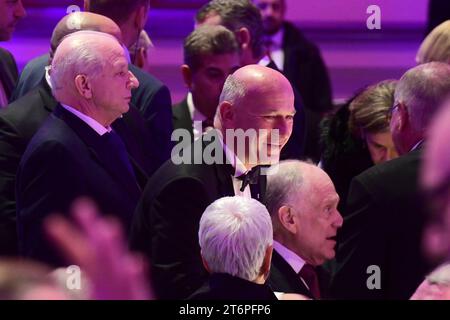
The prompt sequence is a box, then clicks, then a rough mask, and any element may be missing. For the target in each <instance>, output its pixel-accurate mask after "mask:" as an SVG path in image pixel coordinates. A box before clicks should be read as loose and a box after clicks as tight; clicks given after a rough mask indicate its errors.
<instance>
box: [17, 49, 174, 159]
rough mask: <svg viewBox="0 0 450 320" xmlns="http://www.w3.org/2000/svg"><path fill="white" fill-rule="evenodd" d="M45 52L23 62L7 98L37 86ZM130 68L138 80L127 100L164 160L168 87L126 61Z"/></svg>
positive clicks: (169, 126)
mask: <svg viewBox="0 0 450 320" xmlns="http://www.w3.org/2000/svg"><path fill="white" fill-rule="evenodd" d="M48 58H49V56H48V54H46V55H42V56H40V57H37V58H35V59H33V60H31V61H30V62H28V64H27V65H26V66H25V68H24V69H23V71H22V73H21V74H20V78H19V82H18V84H17V87H16V88H15V90H14V92H13V96H12V98H11V101H14V100H16V99H18V98H20V97H21V96H23V95H25V94H26V93H27V92H29V91H30V90H31V89H33V88H35V87H36V86H38V85H39V84H40V83H41V82H42V81H43V79H44V74H45V70H44V68H45V66H46V65H47V64H48ZM129 68H130V71H131V72H133V74H134V75H135V76H136V78H137V79H138V80H139V87H138V88H136V89H134V90H132V92H131V104H132V105H134V106H136V108H138V109H139V111H140V112H141V114H142V115H143V116H144V118H145V120H146V122H147V126H148V128H149V130H150V135H151V136H152V137H154V138H153V139H152V142H153V143H154V146H153V147H152V148H153V150H158V152H159V154H160V157H161V158H163V159H164V160H167V159H169V158H170V152H171V149H172V143H171V140H170V137H171V135H172V113H171V105H172V102H171V99H170V92H169V89H168V88H167V87H166V86H165V85H164V84H163V83H162V82H161V81H159V80H158V79H156V78H155V77H153V76H152V75H151V74H149V73H147V72H144V71H142V70H140V69H139V68H137V67H136V66H134V65H131V64H130V65H129Z"/></svg>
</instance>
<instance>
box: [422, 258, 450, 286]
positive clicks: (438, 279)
mask: <svg viewBox="0 0 450 320" xmlns="http://www.w3.org/2000/svg"><path fill="white" fill-rule="evenodd" d="M426 279H427V280H428V282H429V283H430V284H438V285H445V286H450V263H446V264H443V265H441V266H439V267H438V268H436V269H435V270H433V272H431V273H430V274H429V275H427V277H426Z"/></svg>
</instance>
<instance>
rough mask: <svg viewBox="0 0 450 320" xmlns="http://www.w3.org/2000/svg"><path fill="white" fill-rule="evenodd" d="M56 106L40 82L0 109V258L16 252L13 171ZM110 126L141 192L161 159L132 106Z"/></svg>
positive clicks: (14, 172)
mask: <svg viewBox="0 0 450 320" xmlns="http://www.w3.org/2000/svg"><path fill="white" fill-rule="evenodd" d="M56 105H57V101H56V100H55V99H54V98H53V96H52V95H51V93H50V91H49V88H48V86H47V84H46V83H45V82H44V83H41V84H40V85H39V86H38V87H37V88H35V89H34V90H32V91H31V92H30V93H29V94H27V95H26V96H24V97H22V98H21V99H19V100H17V101H15V102H14V103H12V104H10V105H9V106H8V108H6V109H4V110H0V255H14V254H16V253H17V236H16V223H15V221H16V196H15V183H16V172H17V169H18V166H19V162H20V159H21V158H22V155H23V154H24V152H25V149H26V147H27V145H28V143H29V142H30V140H31V138H32V137H33V136H34V134H35V133H36V132H37V131H38V129H39V128H40V127H41V126H42V124H43V123H44V122H45V120H46V119H47V118H48V116H49V114H50V113H51V112H52V111H53V110H54V109H55V107H56ZM112 126H113V128H114V130H115V131H116V132H117V133H118V134H119V135H120V136H121V138H122V140H123V141H124V143H125V145H126V147H127V150H128V152H129V153H130V155H131V162H132V164H133V165H134V166H135V168H136V173H137V175H136V177H137V179H138V181H139V183H140V185H141V186H142V189H143V188H144V187H145V184H146V182H147V177H149V176H150V175H151V174H153V172H154V171H156V169H157V168H159V166H160V165H161V164H162V163H163V162H164V159H161V158H159V157H158V154H157V153H156V152H155V150H154V149H152V144H151V141H152V137H151V136H150V134H149V132H148V129H147V126H146V124H145V121H144V119H143V118H142V116H141V115H140V113H139V111H138V110H137V109H135V108H134V107H132V106H130V110H129V111H128V112H127V113H126V114H124V115H123V117H122V118H120V119H117V120H116V121H115V122H114V123H113V125H112ZM142 173H145V175H143V174H142Z"/></svg>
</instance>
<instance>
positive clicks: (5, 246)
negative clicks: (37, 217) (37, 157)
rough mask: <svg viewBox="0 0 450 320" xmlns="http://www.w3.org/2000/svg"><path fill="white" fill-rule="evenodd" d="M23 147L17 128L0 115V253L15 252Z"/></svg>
mask: <svg viewBox="0 0 450 320" xmlns="http://www.w3.org/2000/svg"><path fill="white" fill-rule="evenodd" d="M23 148H24V146H23V143H22V139H21V137H20V135H19V133H18V132H17V130H16V129H15V128H14V127H13V126H11V125H10V124H9V123H8V122H7V121H6V120H4V119H3V118H2V117H0V255H15V254H16V253H17V232H16V196H15V182H16V171H17V168H18V165H19V162H20V157H21V154H22V152H21V149H23Z"/></svg>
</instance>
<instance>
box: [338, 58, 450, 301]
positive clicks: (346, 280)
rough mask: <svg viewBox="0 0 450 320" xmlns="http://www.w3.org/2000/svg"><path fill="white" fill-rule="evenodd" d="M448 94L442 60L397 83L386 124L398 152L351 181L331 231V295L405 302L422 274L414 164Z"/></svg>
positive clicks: (448, 75) (421, 215)
mask: <svg viewBox="0 0 450 320" xmlns="http://www.w3.org/2000/svg"><path fill="white" fill-rule="evenodd" d="M449 93H450V66H449V65H448V64H443V63H438V62H432V63H427V64H422V65H419V66H417V67H415V68H412V69H410V70H408V71H407V72H406V73H405V74H404V75H403V76H402V78H401V79H400V81H399V82H398V84H397V87H396V89H395V102H394V105H393V106H392V110H391V121H390V129H391V133H392V139H393V141H394V144H395V147H396V149H397V151H398V153H399V155H400V157H399V158H397V159H394V160H390V161H387V162H384V163H382V164H380V165H377V166H374V167H372V168H370V169H368V170H366V171H364V172H363V173H361V174H360V175H358V176H357V177H355V178H354V179H353V180H352V183H351V186H350V191H349V195H348V199H347V203H346V206H345V209H344V219H345V222H344V226H343V228H342V229H341V231H340V234H339V235H338V237H339V244H338V249H337V253H336V261H335V266H334V269H335V275H334V278H333V281H332V291H333V292H332V294H333V296H334V297H337V298H344V299H409V298H410V297H411V295H412V294H413V293H414V290H415V289H416V288H417V287H418V286H419V284H420V282H421V281H422V280H423V278H424V276H425V275H426V273H427V272H428V271H429V265H428V263H427V261H426V259H425V257H424V256H423V255H422V251H421V247H422V245H421V240H422V233H423V228H424V224H425V214H426V212H425V208H424V204H423V201H422V200H423V199H422V195H421V192H420V188H419V185H418V177H419V168H420V165H421V162H422V146H423V145H424V144H426V141H425V139H426V131H427V128H428V125H429V121H430V119H431V117H432V116H433V115H434V114H435V112H436V111H437V110H438V109H439V107H440V106H441V105H442V103H443V101H444V99H445V98H446V97H447V96H448V94H449ZM446 150H448V149H446Z"/></svg>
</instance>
